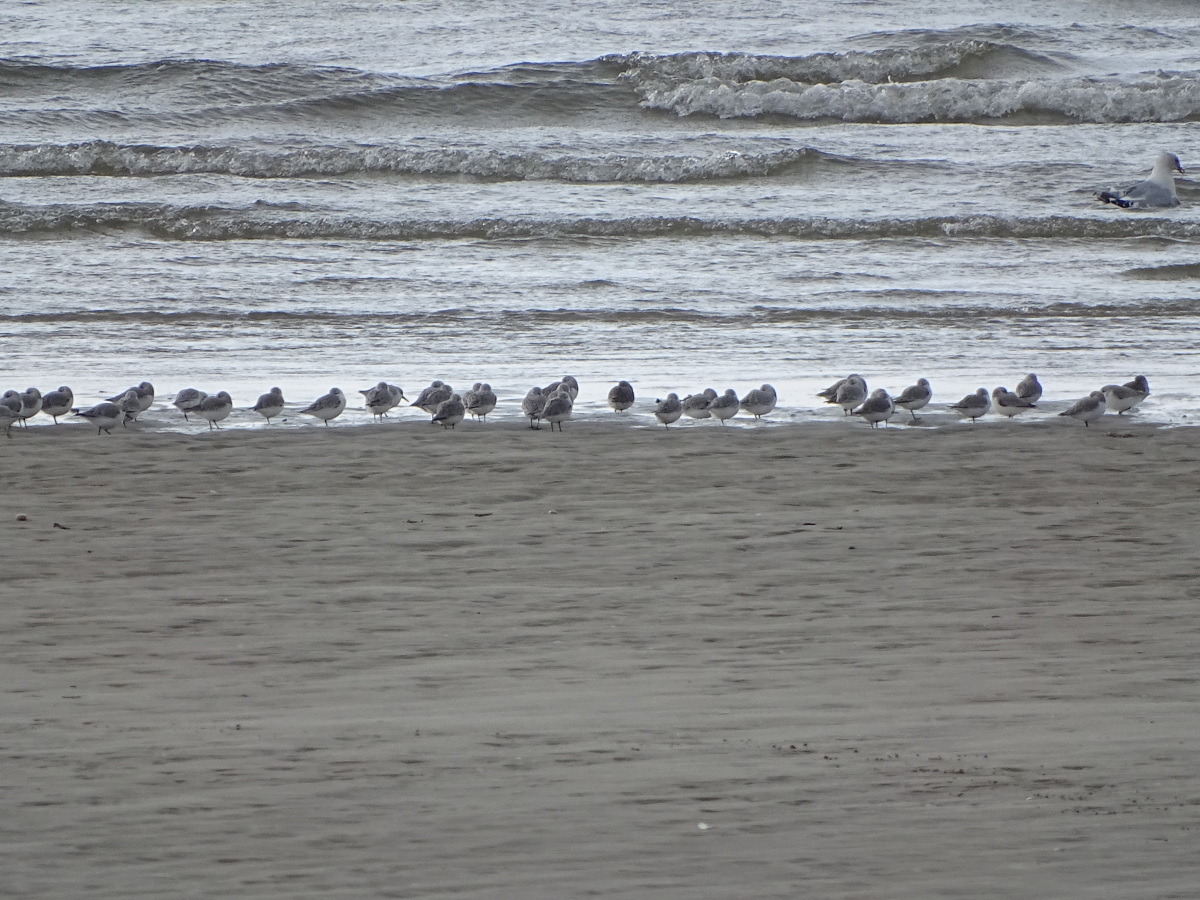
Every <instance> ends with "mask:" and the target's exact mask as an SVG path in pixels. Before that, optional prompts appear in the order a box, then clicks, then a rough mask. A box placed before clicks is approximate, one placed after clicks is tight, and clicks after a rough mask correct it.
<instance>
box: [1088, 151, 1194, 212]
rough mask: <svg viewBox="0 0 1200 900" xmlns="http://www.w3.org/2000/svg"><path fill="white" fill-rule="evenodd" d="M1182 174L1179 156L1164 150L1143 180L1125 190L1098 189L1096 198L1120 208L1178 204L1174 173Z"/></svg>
mask: <svg viewBox="0 0 1200 900" xmlns="http://www.w3.org/2000/svg"><path fill="white" fill-rule="evenodd" d="M1176 172H1178V173H1179V174H1180V175H1182V174H1184V171H1183V166H1181V165H1180V164H1179V157H1178V156H1176V155H1175V154H1174V153H1167V152H1166V151H1164V152H1162V153H1160V154H1158V159H1156V160H1155V161H1154V168H1153V169H1151V170H1150V176H1149V177H1148V178H1147V179H1146V180H1145V181H1139V182H1138V183H1137V184H1135V185H1134V186H1133V187H1131V188H1129V190H1127V191H1117V192H1115V193H1114V192H1111V191H1100V192H1099V193H1098V194H1096V199H1097V200H1099V201H1100V202H1101V203H1112V204H1113V205H1114V206H1119V207H1121V208H1122V209H1151V208H1159V207H1165V206H1178V205H1179V196H1178V195H1177V194H1176V193H1175V173H1176Z"/></svg>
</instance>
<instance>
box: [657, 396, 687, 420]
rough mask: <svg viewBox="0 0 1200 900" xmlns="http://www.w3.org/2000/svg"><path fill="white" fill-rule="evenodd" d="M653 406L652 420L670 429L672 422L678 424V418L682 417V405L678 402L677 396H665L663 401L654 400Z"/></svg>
mask: <svg viewBox="0 0 1200 900" xmlns="http://www.w3.org/2000/svg"><path fill="white" fill-rule="evenodd" d="M654 404H655V406H654V418H656V419H658V421H660V422H662V423H663V425H665V426H667V427H668V428H670V427H671V423H672V422H678V421H679V417H680V416H682V415H683V404H682V403H680V402H679V395H678V394H675V393H671V394H667V397H666V399H665V400H655V401H654Z"/></svg>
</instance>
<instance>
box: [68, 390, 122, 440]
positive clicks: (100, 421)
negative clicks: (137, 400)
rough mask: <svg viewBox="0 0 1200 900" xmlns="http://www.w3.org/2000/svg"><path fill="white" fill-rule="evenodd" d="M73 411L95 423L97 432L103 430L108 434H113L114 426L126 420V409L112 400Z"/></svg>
mask: <svg viewBox="0 0 1200 900" xmlns="http://www.w3.org/2000/svg"><path fill="white" fill-rule="evenodd" d="M135 396H136V395H135ZM72 412H73V413H74V414H75V415H77V416H79V417H80V418H82V419H87V420H88V421H89V422H91V423H92V424H93V425H95V426H96V434H99V433H100V432H101V431H103V432H105V433H106V434H112V428H113V426H114V425H116V424H117V423H118V422H124V421H125V410H123V409H122V408H121V407H119V406H117V404H115V403H113V402H112V401H111V400H105V401H104V402H103V403H97V404H96V405H95V406H93V407H92V408H91V409H74V410H72Z"/></svg>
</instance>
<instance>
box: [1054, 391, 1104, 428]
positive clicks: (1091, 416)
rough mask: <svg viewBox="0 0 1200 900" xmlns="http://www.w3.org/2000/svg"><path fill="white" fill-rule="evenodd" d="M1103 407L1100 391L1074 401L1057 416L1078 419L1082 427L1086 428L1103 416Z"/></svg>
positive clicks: (1102, 395) (1102, 397)
mask: <svg viewBox="0 0 1200 900" xmlns="http://www.w3.org/2000/svg"><path fill="white" fill-rule="evenodd" d="M1104 407H1105V402H1104V394H1103V393H1101V392H1100V391H1092V392H1091V393H1090V394H1088V395H1087V396H1086V397H1084V398H1083V399H1082V400H1076V401H1075V402H1074V403H1072V404H1071V405H1070V406H1069V407H1068V408H1067V409H1064V410H1063V411H1062V412H1060V413H1059V415H1060V416H1070V417H1071V418H1072V419H1078V420H1079V421H1080V422H1082V423H1083V424H1084V426H1087V425H1088V423H1089V422H1095V421H1096V420H1097V419H1098V418H1100V417H1101V416H1102V415H1104Z"/></svg>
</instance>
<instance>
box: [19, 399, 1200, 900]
mask: <svg viewBox="0 0 1200 900" xmlns="http://www.w3.org/2000/svg"><path fill="white" fill-rule="evenodd" d="M471 424H472V423H467V424H465V425H464V426H462V427H460V428H459V429H458V430H457V431H455V432H442V431H441V430H440V429H436V428H428V427H416V426H413V427H407V426H405V427H396V426H384V427H379V428H375V427H358V428H329V429H325V428H310V429H294V430H291V431H279V432H271V431H270V430H266V429H264V430H259V431H254V432H249V431H242V432H226V433H213V434H202V435H199V436H188V435H176V434H134V433H131V432H124V433H117V434H114V435H113V436H111V437H104V436H100V437H97V436H96V435H95V434H93V433H90V430H89V429H87V428H82V427H74V428H38V429H29V430H27V431H26V432H25V433H19V434H14V436H13V438H12V439H11V440H3V439H0V456H2V457H3V465H4V471H5V474H6V476H7V477H6V479H5V484H6V488H5V492H4V498H3V515H2V518H0V529H2V534H3V540H4V546H5V549H6V554H5V561H4V566H3V575H4V588H3V596H4V600H3V603H2V604H0V641H3V653H2V654H0V665H2V666H3V670H2V672H3V707H2V712H3V716H2V719H0V728H2V732H0V735H2V744H3V760H4V769H3V779H2V781H0V784H2V790H3V794H2V799H3V809H4V816H3V819H2V820H0V822H2V824H0V828H3V835H2V836H3V845H4V859H5V862H4V867H3V879H2V886H0V892H2V893H3V894H4V895H5V896H19V897H25V898H29V897H54V898H74V897H89V898H96V897H120V898H127V897H200V896H204V897H217V896H219V897H278V898H296V897H435V898H436V897H456V898H460V897H466V898H573V897H589V896H596V897H605V898H610V897H619V898H650V897H652V898H656V900H658V898H774V897H779V898H796V897H819V898H864V897H871V898H879V897H885V898H886V897H895V898H913V897H934V896H937V897H964V898H978V897H1001V896H1003V897H1038V898H1050V897H1098V896H1110V897H1121V898H1141V897H1146V898H1149V897H1154V898H1162V897H1188V898H1191V897H1195V896H1196V895H1197V893H1198V890H1200V855H1198V853H1197V851H1198V849H1200V847H1198V839H1200V741H1198V740H1197V737H1198V735H1200V702H1198V701H1200V691H1198V678H1200V628H1198V627H1197V619H1198V616H1200V579H1198V577H1197V569H1198V568H1200V565H1198V563H1200V547H1198V541H1200V538H1198V535H1200V522H1197V518H1198V513H1200V474H1198V473H1200V430H1197V429H1181V430H1154V429H1151V428H1146V427H1144V426H1143V427H1139V426H1136V425H1131V424H1127V423H1124V422H1113V423H1107V425H1106V426H1105V425H1103V423H1102V427H1096V428H1090V429H1085V428H1082V427H1080V426H1079V425H1078V424H1077V423H1070V422H1066V421H1062V422H1058V421H1056V422H1052V423H1046V424H1033V425H1029V424H1017V423H1011V424H1010V423H1001V422H993V423H990V424H983V423H981V424H980V425H979V426H975V427H972V426H969V425H960V426H953V427H949V428H944V429H937V430H910V429H900V428H891V429H887V430H886V431H884V430H878V431H872V430H871V429H869V428H867V427H865V426H864V425H862V423H859V422H855V423H838V424H836V425H823V426H812V427H803V426H796V427H778V428H761V429H756V428H746V427H744V428H737V429H735V428H725V429H721V428H717V427H711V428H689V429H672V430H671V431H669V432H664V431H662V430H661V429H660V430H655V431H652V430H650V429H634V428H630V427H628V426H620V425H612V424H609V423H606V422H598V421H597V422H572V423H568V425H567V429H566V431H565V432H564V433H562V434H554V435H551V434H549V433H548V432H545V431H543V432H541V433H537V432H530V431H528V430H525V429H522V428H520V427H519V426H513V427H506V426H499V427H493V426H492V425H476V426H475V427H470V426H471ZM843 424H844V425H845V427H842V425H843ZM18 514H24V515H26V516H27V517H28V518H27V521H24V522H17V521H15V520H16V517H17V515H18ZM53 523H59V524H60V525H62V526H65V527H64V528H56V527H54V524H53Z"/></svg>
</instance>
